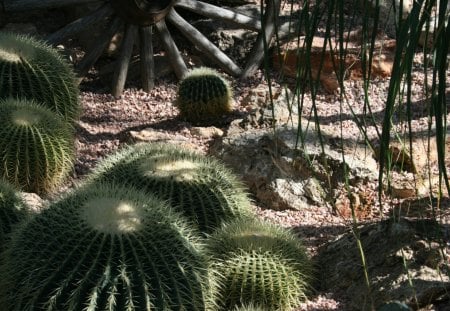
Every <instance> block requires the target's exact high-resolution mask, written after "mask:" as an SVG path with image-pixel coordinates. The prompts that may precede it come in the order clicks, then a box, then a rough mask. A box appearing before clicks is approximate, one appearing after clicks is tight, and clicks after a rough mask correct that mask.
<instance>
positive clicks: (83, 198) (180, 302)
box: [0, 184, 211, 311]
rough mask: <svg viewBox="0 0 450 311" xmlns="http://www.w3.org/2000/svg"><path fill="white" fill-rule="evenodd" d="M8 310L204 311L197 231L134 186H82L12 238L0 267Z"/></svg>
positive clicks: (205, 279) (0, 291)
mask: <svg viewBox="0 0 450 311" xmlns="http://www.w3.org/2000/svg"><path fill="white" fill-rule="evenodd" d="M0 275H1V276H2V277H1V278H0V305H1V306H2V309H3V310H8V311H14V310H17V311H27V310H48V311H50V310H53V311H61V310H65V311H79V310H89V311H97V310H111V311H123V310H145V311H169V310H192V311H196V310H207V309H208V308H209V307H208V305H209V302H210V300H209V299H210V296H209V295H210V293H211V292H210V288H209V275H208V270H207V261H206V259H205V257H204V255H203V251H202V244H201V241H200V240H199V239H198V238H197V235H196V234H195V232H193V231H192V229H191V228H190V227H189V226H188V225H187V224H186V223H185V222H184V221H183V220H182V217H179V215H177V214H176V213H174V212H173V211H172V210H171V209H170V207H169V206H167V204H166V203H165V202H163V201H161V200H159V199H156V198H154V197H152V196H149V195H148V194H146V193H143V192H139V191H137V190H135V189H133V188H127V187H121V186H117V185H107V184H105V185H96V187H92V186H91V187H89V188H82V189H77V190H75V192H73V193H71V194H69V195H67V196H66V197H64V198H62V199H60V200H59V201H57V202H55V203H53V204H51V205H50V206H49V207H48V208H47V209H45V210H44V211H42V212H41V213H40V214H38V215H36V216H35V217H33V218H32V219H31V220H29V221H28V222H26V223H24V224H23V225H22V226H20V228H18V230H16V231H15V233H14V234H13V235H12V238H11V242H10V244H9V247H8V249H7V251H6V252H5V254H4V260H3V261H2V265H1V266H0Z"/></svg>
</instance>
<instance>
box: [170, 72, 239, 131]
mask: <svg viewBox="0 0 450 311" xmlns="http://www.w3.org/2000/svg"><path fill="white" fill-rule="evenodd" d="M231 99H232V91H231V87H230V85H229V83H228V82H227V81H226V80H225V79H224V78H223V77H222V76H221V75H220V74H219V73H218V72H217V71H216V70H214V69H210V68H206V67H200V68H195V69H193V70H191V71H190V72H188V73H187V74H186V76H185V77H184V78H183V79H182V80H181V82H180V84H179V87H178V94H177V100H176V105H177V107H178V109H179V110H180V116H181V117H182V118H184V119H186V120H187V121H189V122H192V123H194V124H199V125H206V124H210V123H211V124H212V123H214V122H216V121H217V120H218V119H219V118H220V117H221V116H222V115H224V114H227V113H229V112H230V111H231V110H232V105H231Z"/></svg>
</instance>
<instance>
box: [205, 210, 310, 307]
mask: <svg viewBox="0 0 450 311" xmlns="http://www.w3.org/2000/svg"><path fill="white" fill-rule="evenodd" d="M208 252H209V253H210V255H211V257H212V258H213V259H212V263H211V266H212V270H213V273H214V274H215V275H216V277H217V283H218V305H219V306H220V310H230V309H232V308H233V307H235V306H241V305H247V304H253V305H257V306H260V307H262V308H267V309H268V310H283V311H286V310H293V308H295V307H296V306H298V305H299V303H301V302H302V301H303V300H304V299H305V298H306V292H307V289H308V287H309V286H308V281H309V280H310V278H311V270H312V265H311V262H310V260H309V259H308V256H307V255H306V252H305V249H304V247H303V246H302V244H301V242H300V241H299V239H298V238H297V237H296V236H295V234H294V233H293V232H291V231H289V230H288V229H285V228H282V227H279V226H277V225H274V224H269V223H265V222H263V221H259V220H251V219H243V220H238V221H235V222H233V223H230V224H227V225H225V226H223V227H222V228H220V229H219V230H217V232H215V233H214V234H213V235H212V236H211V237H210V238H209V240H208Z"/></svg>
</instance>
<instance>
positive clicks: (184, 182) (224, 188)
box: [89, 144, 251, 232]
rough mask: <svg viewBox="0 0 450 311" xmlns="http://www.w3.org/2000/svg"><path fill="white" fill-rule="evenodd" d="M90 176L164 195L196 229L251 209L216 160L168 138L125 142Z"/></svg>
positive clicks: (236, 182)
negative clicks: (126, 144)
mask: <svg viewBox="0 0 450 311" xmlns="http://www.w3.org/2000/svg"><path fill="white" fill-rule="evenodd" d="M89 179H90V182H93V181H94V182H95V181H96V180H107V181H112V182H117V183H125V184H130V185H133V186H134V187H137V188H140V189H144V190H146V191H148V192H150V193H153V194H155V195H158V196H159V197H161V198H162V199H164V200H168V201H169V202H170V203H171V205H172V206H174V207H175V208H176V209H177V210H179V211H181V212H182V213H183V214H184V215H185V216H187V217H188V218H189V219H190V220H191V221H193V222H194V223H196V224H198V226H199V229H200V230H201V231H202V232H211V231H212V230H213V229H214V228H216V227H218V226H219V225H220V224H221V223H222V222H223V221H227V220H231V219H234V218H237V217H241V216H247V215H250V214H251V209H250V200H249V198H248V196H247V193H246V192H245V190H244V187H243V186H242V184H241V182H240V181H239V180H238V178H237V177H236V176H235V175H234V174H232V172H231V171H229V170H228V169H227V168H226V167H225V166H224V165H222V164H221V163H220V162H218V161H217V160H215V159H213V158H210V157H206V156H204V155H201V154H199V153H197V152H193V151H189V150H186V149H182V148H180V147H178V146H175V145H170V144H140V145H135V146H129V147H128V148H125V149H124V150H122V151H120V152H118V153H116V154H114V155H112V156H110V157H109V158H107V159H105V160H104V161H103V162H102V163H100V165H99V166H98V167H97V169H96V170H95V171H94V173H93V174H92V175H91V176H90V178H89Z"/></svg>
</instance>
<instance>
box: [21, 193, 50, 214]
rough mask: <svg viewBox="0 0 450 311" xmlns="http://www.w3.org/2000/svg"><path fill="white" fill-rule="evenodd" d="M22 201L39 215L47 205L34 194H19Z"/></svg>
mask: <svg viewBox="0 0 450 311" xmlns="http://www.w3.org/2000/svg"><path fill="white" fill-rule="evenodd" d="M20 195H21V197H22V199H23V200H24V202H25V204H26V205H27V206H28V207H29V208H30V209H31V211H32V212H34V213H39V212H40V211H41V210H42V209H43V208H44V207H45V205H46V204H47V201H46V200H44V199H42V198H41V197H40V196H39V195H37V194H36V193H31V192H20Z"/></svg>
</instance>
